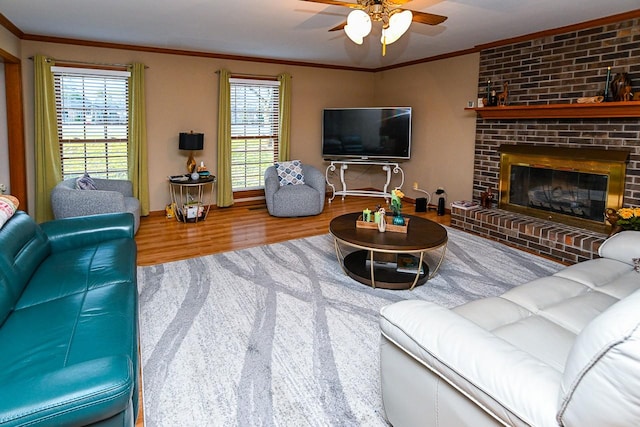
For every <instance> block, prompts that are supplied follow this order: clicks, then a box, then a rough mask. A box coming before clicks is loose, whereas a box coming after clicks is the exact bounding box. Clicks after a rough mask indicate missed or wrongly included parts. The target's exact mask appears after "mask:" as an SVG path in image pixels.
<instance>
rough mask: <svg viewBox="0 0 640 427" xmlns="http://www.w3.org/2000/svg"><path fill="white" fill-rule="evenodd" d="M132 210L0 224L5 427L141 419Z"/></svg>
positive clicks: (0, 422)
mask: <svg viewBox="0 0 640 427" xmlns="http://www.w3.org/2000/svg"><path fill="white" fill-rule="evenodd" d="M133 229H134V219H133V216H132V215H131V214H130V213H115V214H102V215H94V216H86V217H76V218H65V219H60V220H55V221H50V222H47V223H43V224H41V225H38V224H36V223H35V222H34V221H33V219H32V218H31V217H29V216H28V215H27V214H26V213H24V212H21V211H18V212H16V213H15V215H13V216H12V217H11V218H10V219H9V220H8V221H7V222H6V223H5V224H4V226H2V228H0V426H22V425H29V426H45V425H46V426H81V425H95V426H133V425H134V424H135V419H136V416H137V413H138V385H139V379H138V373H139V370H138V368H139V366H138V364H139V359H138V306H137V304H138V301H137V288H136V286H137V285H136V256H137V250H136V244H135V241H134V240H133Z"/></svg>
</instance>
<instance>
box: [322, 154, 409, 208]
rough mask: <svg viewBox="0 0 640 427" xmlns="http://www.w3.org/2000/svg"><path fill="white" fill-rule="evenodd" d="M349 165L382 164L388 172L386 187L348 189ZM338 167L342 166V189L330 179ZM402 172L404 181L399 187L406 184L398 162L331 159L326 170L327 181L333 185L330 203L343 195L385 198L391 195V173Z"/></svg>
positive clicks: (343, 196) (401, 175) (330, 185)
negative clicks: (346, 177) (338, 189)
mask: <svg viewBox="0 0 640 427" xmlns="http://www.w3.org/2000/svg"><path fill="white" fill-rule="evenodd" d="M349 165H370V166H382V170H383V171H384V172H386V174H387V181H386V182H385V184H384V188H383V190H382V191H376V190H348V189H347V183H346V182H345V180H344V175H345V171H346V170H347V169H349ZM336 168H340V183H341V184H342V190H340V191H336V187H335V186H334V185H333V184H332V183H331V182H330V181H329V172H335V170H336ZM392 172H393V173H394V174H398V173H399V174H400V177H401V179H402V181H401V182H400V185H398V186H397V188H400V187H402V185H403V184H404V171H403V170H402V169H401V168H400V165H399V164H398V163H391V162H383V161H379V162H375V161H369V160H331V164H329V166H327V169H326V171H325V175H324V176H325V180H326V181H327V185H328V186H329V187H331V191H332V193H333V194H332V195H331V198H330V199H329V203H331V202H332V201H333V199H334V198H335V197H336V196H342V200H344V198H345V197H346V196H368V197H371V196H373V197H384V198H385V200H386V199H388V198H390V197H391V192H390V191H389V184H390V183H391V176H392V175H391V173H392Z"/></svg>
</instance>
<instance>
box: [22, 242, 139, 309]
mask: <svg viewBox="0 0 640 427" xmlns="http://www.w3.org/2000/svg"><path fill="white" fill-rule="evenodd" d="M135 253H136V249H135V242H134V241H133V240H131V239H126V238H122V239H114V240H106V241H101V242H97V243H94V244H92V245H88V246H84V247H80V248H75V249H71V250H65V251H57V252H53V253H51V255H50V256H49V257H47V258H46V259H45V260H43V262H42V263H41V265H40V266H39V267H38V269H37V270H36V271H35V273H34V275H33V278H32V280H31V283H30V284H29V286H28V287H27V288H26V289H25V290H24V293H23V295H22V297H21V298H20V301H18V302H17V304H16V309H22V308H25V307H28V306H33V305H37V304H42V303H44V302H47V301H51V300H55V299H59V298H63V297H65V296H68V295H73V294H78V293H84V292H86V291H90V290H93V289H96V288H99V287H104V286H107V285H112V284H119V283H127V284H131V283H132V282H134V280H135V274H136V267H135V266H136V260H135ZM129 286H130V285H129Z"/></svg>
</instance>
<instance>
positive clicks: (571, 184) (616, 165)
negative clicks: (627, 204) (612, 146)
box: [499, 144, 629, 232]
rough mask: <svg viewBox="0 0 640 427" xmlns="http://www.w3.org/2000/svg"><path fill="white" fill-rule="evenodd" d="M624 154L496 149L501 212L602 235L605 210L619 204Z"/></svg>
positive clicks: (516, 147)
mask: <svg viewBox="0 0 640 427" xmlns="http://www.w3.org/2000/svg"><path fill="white" fill-rule="evenodd" d="M628 158H629V152H628V151H622V150H620V151H616V150H600V149H585V148H564V147H546V146H533V145H508V144H504V145H502V146H501V147H500V199H499V207H500V208H501V209H505V210H510V211H514V212H519V213H523V214H526V215H530V216H534V217H538V218H544V219H547V220H550V221H555V222H559V223H563V224H568V225H575V226H578V227H581V228H586V229H591V230H594V231H600V232H606V230H607V223H606V221H605V215H604V213H605V210H606V209H607V208H612V209H616V210H617V209H619V208H620V207H621V206H622V200H623V196H624V185H625V179H626V162H627V159H628Z"/></svg>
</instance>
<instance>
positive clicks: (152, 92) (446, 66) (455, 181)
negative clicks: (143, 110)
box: [0, 39, 478, 211]
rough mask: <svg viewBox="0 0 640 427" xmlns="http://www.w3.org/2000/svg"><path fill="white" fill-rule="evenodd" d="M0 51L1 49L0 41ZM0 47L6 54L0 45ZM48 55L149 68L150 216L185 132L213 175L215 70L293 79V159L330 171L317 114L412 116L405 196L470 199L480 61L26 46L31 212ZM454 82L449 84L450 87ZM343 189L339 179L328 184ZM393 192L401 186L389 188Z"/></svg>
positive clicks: (356, 179) (370, 176)
mask: <svg viewBox="0 0 640 427" xmlns="http://www.w3.org/2000/svg"><path fill="white" fill-rule="evenodd" d="M0 43H2V40H1V39H0ZM0 48H4V47H3V45H2V44H0ZM35 54H44V55H47V56H50V57H53V58H58V59H64V60H78V61H88V62H100V63H131V62H142V63H144V64H145V65H147V67H148V69H147V71H146V76H145V77H146V97H147V99H146V101H147V137H148V144H149V185H150V189H149V190H150V197H151V210H152V211H159V210H162V209H164V206H165V204H166V203H168V202H169V194H168V190H167V184H166V176H167V175H174V174H177V173H183V172H184V169H185V163H186V153H182V152H180V150H178V148H177V145H178V142H177V138H178V133H179V132H184V131H189V130H193V131H196V132H202V133H204V134H205V149H204V150H203V151H202V152H200V153H197V155H196V160H197V161H198V162H200V161H204V162H205V164H206V165H207V166H208V167H209V169H210V170H212V171H213V172H214V173H215V165H216V134H217V96H218V83H217V74H216V73H215V72H216V70H218V69H220V68H226V69H228V70H230V71H231V72H233V73H248V74H260V75H276V74H278V73H281V72H285V71H286V72H289V73H290V74H291V75H292V76H293V81H292V132H291V141H292V143H291V158H299V159H302V160H303V161H304V162H306V163H310V164H312V165H314V166H317V167H318V168H320V169H321V170H322V171H323V172H324V170H325V169H326V167H327V163H325V162H324V161H323V159H322V156H321V152H320V140H321V112H322V109H323V108H326V107H361V106H372V105H409V106H412V107H413V108H414V110H413V117H414V122H413V147H412V155H413V159H412V160H411V161H409V162H406V163H405V164H403V166H402V167H403V169H404V170H405V174H406V177H405V186H404V189H405V190H409V191H407V195H408V196H409V197H412V198H414V197H420V196H421V195H420V193H415V192H413V191H411V190H410V189H411V185H412V183H413V182H414V181H418V182H419V183H420V186H421V187H424V188H426V189H428V190H429V191H434V190H435V187H436V186H444V187H445V189H446V190H447V193H448V194H449V197H450V199H451V200H453V199H460V198H469V197H470V195H471V190H472V188H471V187H472V169H473V167H472V166H473V141H474V135H475V120H474V116H473V114H469V113H465V112H464V110H463V108H464V106H465V104H466V101H467V100H472V99H475V98H476V93H475V92H476V87H477V83H476V82H477V70H478V56H477V55H469V56H465V57H460V58H454V59H447V60H443V61H437V62H431V63H426V64H421V65H416V66H411V67H405V68H402V69H398V70H391V71H386V72H382V73H368V72H355V71H342V70H331V69H324V68H314V67H300V66H288V65H278V64H265V63H255V62H247V61H231V60H222V59H213V58H201V57H191V56H182V55H170V54H161V53H150V52H137V51H128V50H117V49H104V48H94V47H84V46H71V45H64V44H56V43H43V42H33V41H23V42H22V43H21V58H22V61H23V80H24V82H23V83H24V92H25V101H24V102H25V116H26V117H25V126H26V137H27V160H28V167H27V169H28V187H29V199H30V200H29V202H30V203H29V206H31V207H33V206H34V191H35V190H34V184H33V181H34V178H33V177H34V164H33V133H34V132H33V62H32V61H30V60H29V59H28V58H29V57H31V56H33V55H35ZM452 82H453V83H452ZM383 176H384V175H383V174H382V173H381V171H380V170H379V169H378V168H360V169H358V168H355V169H354V170H352V171H350V172H348V173H347V182H348V185H349V187H350V188H358V187H379V188H381V186H382V184H383V180H382V177H383ZM331 179H332V181H337V177H336V176H332V177H331ZM392 185H397V182H396V181H395V178H394V181H393V182H392Z"/></svg>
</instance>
